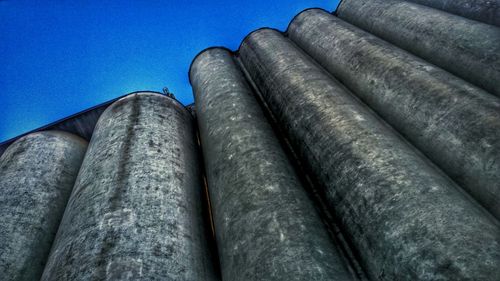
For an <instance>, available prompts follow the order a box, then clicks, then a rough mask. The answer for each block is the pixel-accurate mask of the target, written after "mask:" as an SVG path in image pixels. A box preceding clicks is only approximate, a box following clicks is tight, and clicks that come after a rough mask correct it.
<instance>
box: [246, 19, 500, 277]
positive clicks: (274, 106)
mask: <svg viewBox="0 0 500 281" xmlns="http://www.w3.org/2000/svg"><path fill="white" fill-rule="evenodd" d="M316 31H317V30H316ZM353 48H356V47H353ZM239 54H240V58H241V61H242V62H243V64H244V66H245V68H246V70H247V71H248V73H249V74H250V76H251V77H252V79H253V81H254V82H255V83H256V85H257V86H258V87H259V89H260V92H261V93H262V96H263V97H264V99H265V101H266V103H267V105H268V106H269V108H270V109H271V110H272V112H273V115H274V116H275V117H276V118H277V119H278V121H279V123H280V125H281V126H282V127H283V129H284V130H285V131H286V132H287V136H288V137H289V139H290V142H291V143H292V145H293V146H294V148H295V150H296V151H297V152H298V153H299V155H300V157H301V159H302V160H303V161H304V162H305V163H306V165H307V166H308V168H309V169H310V171H311V173H312V174H313V175H314V176H315V178H316V180H317V181H318V182H319V183H321V184H322V188H323V191H324V196H325V197H326V199H327V200H328V203H329V206H330V207H331V209H332V211H333V212H334V214H335V216H336V217H337V219H338V220H339V221H340V223H341V226H342V229H343V230H344V231H345V233H346V234H347V235H346V236H347V237H349V238H350V240H351V241H352V243H353V244H354V245H355V247H356V249H357V251H358V255H359V256H360V257H361V259H362V262H363V264H364V266H365V267H366V269H367V271H368V272H369V273H370V275H371V277H372V278H373V279H374V280H377V279H378V280H492V281H493V280H497V279H498V276H500V268H499V267H498V264H499V263H500V239H499V238H500V228H499V226H498V225H497V224H496V223H495V220H494V219H493V218H492V217H491V216H490V215H489V214H488V213H487V212H485V211H484V209H482V208H481V207H480V206H479V205H478V204H477V203H475V202H474V201H472V200H469V199H468V198H467V194H466V193H463V192H462V191H461V190H460V188H458V186H456V185H455V184H454V183H453V182H452V181H451V180H449V179H448V178H447V177H446V176H444V175H443V174H442V173H440V172H439V171H438V170H436V169H435V168H434V166H433V165H432V164H431V163H430V162H429V161H428V160H427V159H426V158H424V157H423V156H421V155H420V154H419V153H418V152H417V151H416V150H415V149H414V148H413V147H411V146H410V145H409V144H407V143H406V142H405V141H404V140H403V139H402V138H401V137H400V136H399V135H398V134H396V132H394V131H393V130H392V129H391V128H390V127H388V126H387V125H386V124H384V122H383V121H381V120H380V119H379V118H378V117H377V116H376V115H375V114H373V113H372V112H371V111H370V109H368V108H367V107H366V106H365V105H364V104H362V103H361V102H360V101H358V100H357V99H356V98H355V97H353V96H352V95H351V93H350V92H349V91H348V90H347V89H346V88H345V87H343V86H342V85H341V84H340V83H338V82H337V81H335V80H334V79H333V78H332V77H331V76H330V75H328V74H327V73H326V72H324V70H323V69H321V68H319V67H318V66H317V64H316V63H314V62H313V61H311V60H310V58H309V57H308V56H306V55H305V54H304V53H302V52H301V51H300V50H299V49H297V48H296V47H295V45H294V44H293V43H292V42H290V41H289V40H288V39H287V38H285V37H283V36H282V35H281V34H279V33H278V32H277V31H274V30H269V29H263V30H259V31H257V32H254V33H252V34H251V35H249V36H248V37H247V38H246V39H245V41H244V42H243V43H242V45H241V47H240V50H239Z"/></svg>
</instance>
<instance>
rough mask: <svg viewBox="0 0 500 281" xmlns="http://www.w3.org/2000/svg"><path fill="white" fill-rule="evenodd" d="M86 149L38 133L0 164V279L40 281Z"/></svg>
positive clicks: (65, 137) (72, 140)
mask: <svg viewBox="0 0 500 281" xmlns="http://www.w3.org/2000/svg"><path fill="white" fill-rule="evenodd" d="M86 149H87V142H86V141H85V140H83V139H81V138H80V137H77V136H75V135H72V134H69V133H65V132H59V131H43V132H37V133H32V134H29V135H26V136H24V137H22V138H20V139H18V140H17V141H15V142H14V143H12V144H11V145H10V146H9V147H8V148H7V150H6V151H5V153H4V154H3V155H2V157H1V158H0V218H1V219H0V272H1V273H0V275H1V277H0V279H2V280H38V279H39V278H40V276H41V274H42V271H43V267H44V265H45V262H46V260H47V257H48V255H49V251H50V247H51V245H52V242H53V240H54V236H55V233H56V231H57V228H58V226H59V222H60V220H61V218H62V215H63V212H64V208H65V206H66V203H67V201H68V197H69V196H70V194H71V190H72V189H73V184H74V183H75V179H76V176H77V174H78V169H79V168H80V165H81V163H82V160H83V157H84V154H85V150H86Z"/></svg>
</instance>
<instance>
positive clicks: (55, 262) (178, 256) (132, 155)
mask: <svg viewBox="0 0 500 281" xmlns="http://www.w3.org/2000/svg"><path fill="white" fill-rule="evenodd" d="M197 151H198V150H197V145H196V143H195V135H194V130H193V120H192V117H191V114H190V113H189V112H188V111H187V110H186V109H184V108H183V106H182V105H181V104H179V103H178V102H177V101H175V100H173V99H171V98H168V97H165V96H163V95H159V94H155V93H148V92H145V93H139V94H132V95H129V96H127V97H124V98H122V99H120V100H118V101H116V102H114V103H113V104H112V105H111V106H110V107H109V108H107V109H106V111H105V112H104V113H103V114H102V115H101V117H100V118H99V121H98V123H97V125H96V128H95V130H94V134H93V136H92V140H91V142H90V145H89V148H88V151H87V154H86V156H85V160H84V161H83V164H82V167H81V170H80V173H79V175H78V179H77V181H76V183H75V188H74V190H73V193H72V194H71V197H70V200H69V203H68V207H67V208H66V212H65V214H64V217H63V220H62V222H61V227H60V228H59V231H58V233H57V237H56V240H55V243H54V246H53V248H52V251H51V254H50V257H49V260H48V263H47V266H46V268H45V271H44V273H43V276H42V280H216V279H215V278H214V275H213V269H212V264H211V262H210V258H209V253H208V247H207V243H206V237H205V232H204V223H203V221H202V210H201V203H202V201H201V200H202V199H201V191H202V185H201V181H200V170H199V162H198V161H199V159H198V157H197V153H198V152H197Z"/></svg>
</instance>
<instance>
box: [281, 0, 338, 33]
mask: <svg viewBox="0 0 500 281" xmlns="http://www.w3.org/2000/svg"><path fill="white" fill-rule="evenodd" d="M342 1H343V0H341V1H340V2H339V5H338V6H337V9H336V10H335V12H334V13H336V12H337V10H338V8H339V7H340V3H342ZM310 10H320V11H323V12H326V13H328V14H331V12H328V11H327V10H325V9H323V8H319V7H315V8H307V9H304V10H302V11H300V12H299V13H298V14H296V15H295V16H294V17H293V18H292V20H290V22H289V23H288V26H287V27H286V30H285V32H284V33H285V35H286V36H287V37H288V30H289V29H290V25H291V24H292V23H293V22H294V21H295V19H296V18H298V17H299V16H300V15H302V14H303V13H305V12H307V11H310Z"/></svg>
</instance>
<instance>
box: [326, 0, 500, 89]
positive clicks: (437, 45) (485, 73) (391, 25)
mask: <svg viewBox="0 0 500 281" xmlns="http://www.w3.org/2000/svg"><path fill="white" fill-rule="evenodd" d="M336 14H337V16H338V17H339V18H341V19H343V20H345V21H348V22H349V23H351V24H354V25H356V26H358V27H360V28H362V29H364V30H366V31H368V32H370V33H372V34H374V35H376V36H378V37H381V38H383V39H384V40H387V41H389V42H391V43H392V44H394V45H396V46H398V47H401V48H403V49H405V50H407V51H410V52H412V53H414V54H416V55H417V56H419V57H421V58H423V59H425V60H427V61H429V62H432V63H433V64H435V65H437V66H439V67H441V68H443V69H446V70H448V71H450V72H451V73H453V74H455V75H457V76H459V77H461V78H462V79H464V80H467V81H469V82H471V83H473V84H475V85H477V86H479V87H481V88H483V89H485V90H487V91H488V92H490V93H492V94H494V95H497V96H500V28H498V27H495V26H492V25H488V24H484V23H480V22H477V21H473V20H469V19H466V18H463V17H460V16H456V15H452V14H449V13H445V12H442V11H439V10H436V9H432V8H429V7H425V6H421V5H418V4H415V3H410V2H407V1H401V0H344V1H342V4H341V5H340V6H339V8H338V9H337V12H336ZM499 17H500V15H499Z"/></svg>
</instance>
